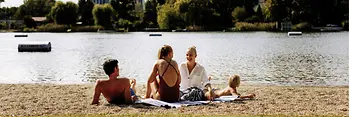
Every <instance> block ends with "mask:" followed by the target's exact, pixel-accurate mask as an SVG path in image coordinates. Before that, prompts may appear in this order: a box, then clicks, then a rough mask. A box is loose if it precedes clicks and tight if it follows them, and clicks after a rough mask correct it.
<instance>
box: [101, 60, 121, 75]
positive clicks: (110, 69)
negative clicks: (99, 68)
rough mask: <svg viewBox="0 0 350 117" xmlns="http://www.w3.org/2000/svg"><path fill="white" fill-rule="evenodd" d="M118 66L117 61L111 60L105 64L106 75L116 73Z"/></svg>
mask: <svg viewBox="0 0 350 117" xmlns="http://www.w3.org/2000/svg"><path fill="white" fill-rule="evenodd" d="M117 66H118V60H117V59H109V60H107V61H106V62H105V63H103V70H104V71H105V73H106V74H107V75H108V76H110V75H111V74H112V73H113V72H114V68H115V67H117Z"/></svg>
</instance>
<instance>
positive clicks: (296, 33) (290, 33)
mask: <svg viewBox="0 0 350 117" xmlns="http://www.w3.org/2000/svg"><path fill="white" fill-rule="evenodd" d="M302 34H303V33H302V32H288V36H299V35H302Z"/></svg>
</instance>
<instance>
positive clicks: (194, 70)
mask: <svg viewBox="0 0 350 117" xmlns="http://www.w3.org/2000/svg"><path fill="white" fill-rule="evenodd" d="M173 56H174V53H173V49H172V47H171V46H170V45H164V46H163V47H162V48H160V49H159V51H158V60H157V61H156V62H155V64H154V65H153V68H152V72H151V74H150V75H149V77H148V80H147V84H146V94H145V96H144V98H153V99H157V100H161V101H165V102H178V101H180V100H190V101H199V100H214V99H215V98H217V97H220V96H224V95H232V96H237V97H238V98H254V97H255V94H249V95H246V96H241V95H240V94H239V93H238V92H237V89H236V88H237V87H238V86H239V84H240V76H238V75H232V76H230V77H229V78H228V86H227V87H226V88H224V89H222V90H217V89H214V88H212V86H211V84H210V80H211V77H208V76H207V73H206V71H205V69H204V67H203V66H201V65H200V64H199V63H197V62H196V57H197V51H196V47H195V46H192V47H190V48H188V49H187V51H186V59H187V61H186V62H183V63H181V64H180V67H179V66H178V64H177V62H176V61H175V60H172V58H173ZM179 68H180V69H179ZM103 70H104V71H105V73H106V74H107V75H108V76H109V79H106V80H97V81H96V86H95V94H94V97H93V101H92V104H98V103H99V97H100V95H101V93H102V94H103V96H104V97H105V98H106V100H107V101H108V102H109V103H111V104H130V103H133V102H135V101H136V100H138V98H137V96H136V89H135V85H136V80H135V79H131V80H129V79H127V78H118V76H119V67H118V60H116V59H111V60H107V61H106V62H105V63H104V64H103Z"/></svg>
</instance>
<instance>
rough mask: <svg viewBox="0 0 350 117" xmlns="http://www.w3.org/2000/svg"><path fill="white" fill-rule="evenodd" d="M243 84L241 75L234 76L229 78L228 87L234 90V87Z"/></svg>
mask: <svg viewBox="0 0 350 117" xmlns="http://www.w3.org/2000/svg"><path fill="white" fill-rule="evenodd" d="M240 82H241V77H239V75H236V74H235V75H232V76H230V77H229V78H228V85H229V86H230V87H232V88H234V86H236V87H239V84H240Z"/></svg>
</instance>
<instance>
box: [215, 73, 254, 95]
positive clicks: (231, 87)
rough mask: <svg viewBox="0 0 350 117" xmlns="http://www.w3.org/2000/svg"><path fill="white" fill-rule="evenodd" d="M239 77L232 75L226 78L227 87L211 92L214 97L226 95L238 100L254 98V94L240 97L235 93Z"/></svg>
mask: <svg viewBox="0 0 350 117" xmlns="http://www.w3.org/2000/svg"><path fill="white" fill-rule="evenodd" d="M240 81H241V79H240V77H239V76H238V75H233V76H231V77H229V78H228V86H227V87H226V88H224V89H222V90H213V91H214V93H215V97H220V96H227V95H232V96H237V97H238V98H242V99H243V98H254V97H255V94H254V93H253V94H249V95H246V96H242V95H240V94H239V93H238V92H237V89H236V88H237V87H238V86H239V84H240Z"/></svg>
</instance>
